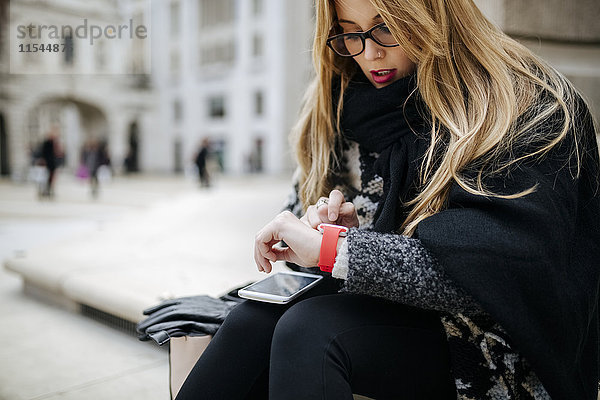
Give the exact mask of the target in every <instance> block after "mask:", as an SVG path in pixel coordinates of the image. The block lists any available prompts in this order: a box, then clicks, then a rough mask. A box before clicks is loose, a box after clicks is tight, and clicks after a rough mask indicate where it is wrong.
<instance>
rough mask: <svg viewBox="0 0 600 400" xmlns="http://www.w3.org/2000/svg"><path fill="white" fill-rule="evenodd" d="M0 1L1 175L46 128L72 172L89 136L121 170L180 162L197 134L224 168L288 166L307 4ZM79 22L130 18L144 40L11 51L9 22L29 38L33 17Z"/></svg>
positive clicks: (303, 72) (14, 170)
mask: <svg viewBox="0 0 600 400" xmlns="http://www.w3.org/2000/svg"><path fill="white" fill-rule="evenodd" d="M0 10H1V11H0V18H2V22H0V31H1V32H0V126H1V127H2V134H1V136H0V138H2V141H1V142H0V150H1V158H0V161H1V164H2V174H3V175H11V176H13V178H15V179H19V180H20V179H25V178H26V174H27V170H28V168H29V166H30V164H31V152H32V151H33V150H34V147H35V146H36V144H37V143H39V142H40V141H41V140H42V139H43V137H44V135H46V134H47V133H48V132H50V131H51V130H52V129H53V128H58V130H59V132H60V142H61V145H62V147H63V149H64V151H65V155H66V164H65V165H66V166H67V167H69V168H70V169H71V170H74V169H76V166H77V163H78V162H79V152H80V149H81V147H82V146H83V144H84V143H85V141H86V140H89V139H95V140H99V141H105V142H107V143H108V147H109V150H110V154H111V158H112V160H113V165H114V166H116V167H117V168H121V167H122V166H123V165H124V163H125V162H127V169H130V170H142V171H153V172H171V171H181V170H183V169H184V168H185V167H186V166H188V165H190V164H191V163H192V161H193V158H194V155H195V152H196V151H197V146H199V144H200V142H201V141H202V139H203V138H209V139H210V140H211V142H212V143H213V150H215V152H216V153H217V154H218V156H219V162H220V164H221V166H222V168H223V169H224V170H225V171H227V172H230V173H242V172H245V171H248V170H253V171H263V172H267V173H277V172H281V171H282V170H286V169H289V168H290V166H291V164H292V162H291V159H290V152H289V150H288V148H289V146H288V141H287V138H288V134H289V130H290V128H291V126H292V125H293V123H294V122H295V119H296V117H297V114H298V111H299V107H300V102H301V97H302V94H303V92H304V90H305V89H306V85H307V83H308V81H309V79H310V74H311V54H310V47H311V35H312V30H313V28H312V26H313V24H312V15H313V11H312V3H311V2H298V1H290V0H288V1H280V0H171V1H151V0H93V1H86V2H80V1H73V0H56V1H53V2H45V1H36V0H12V1H11V2H10V7H9V2H8V1H6V0H0ZM83 21H85V24H86V25H88V26H91V25H96V26H100V27H106V26H109V25H111V24H112V25H118V24H121V23H123V24H127V22H128V21H129V22H131V21H133V25H134V26H136V25H139V24H143V25H144V26H145V27H146V28H147V29H148V31H149V33H148V39H149V40H137V41H136V40H125V39H123V40H113V41H108V40H105V38H102V39H99V40H97V41H96V42H95V43H94V44H93V46H90V45H88V43H86V41H87V40H89V39H88V38H85V39H79V37H71V38H70V39H71V43H72V44H73V51H72V52H71V53H69V52H68V51H67V52H66V53H64V52H63V53H62V54H59V55H56V54H53V55H43V56H42V55H40V54H28V53H23V52H18V51H15V49H14V47H15V46H16V43H14V41H12V40H11V37H10V35H14V30H15V29H16V26H18V25H22V26H28V25H30V24H32V25H33V29H34V31H33V37H39V36H36V31H35V29H39V27H41V26H58V27H62V26H65V25H69V26H72V27H73V28H75V27H79V26H81V25H82V24H83ZM9 22H10V23H9ZM9 29H10V30H13V32H9ZM44 29H46V32H47V28H42V30H44ZM81 32H83V31H81ZM38 34H39V32H38ZM30 36H31V32H30ZM31 42H32V43H33V42H35V41H34V40H31ZM65 42H67V40H65V39H64V38H61V39H60V40H56V43H58V44H60V45H64V44H65ZM67 44H68V42H67ZM36 56H37V57H36Z"/></svg>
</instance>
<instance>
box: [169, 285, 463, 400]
mask: <svg viewBox="0 0 600 400" xmlns="http://www.w3.org/2000/svg"><path fill="white" fill-rule="evenodd" d="M329 281H333V280H332V279H331V280H329ZM334 286H335V284H332V283H331V282H327V281H326V282H323V284H321V285H320V286H318V287H316V288H314V289H312V290H311V291H309V292H308V293H307V294H305V295H304V296H303V297H301V298H300V299H299V300H298V301H296V302H294V303H292V305H287V306H282V305H275V304H267V303H260V302H254V301H246V302H244V303H241V304H240V305H238V306H237V307H236V308H234V309H233V311H232V312H231V313H230V314H229V316H228V317H227V319H226V320H225V322H224V323H223V325H222V326H221V328H220V329H219V331H218V332H217V334H216V335H215V336H214V338H213V340H212V341H211V343H210V345H209V346H208V348H207V349H206V350H205V351H204V353H203V354H202V356H201V357H200V359H199V360H198V362H197V363H196V365H195V366H194V368H193V369H192V371H191V372H190V375H189V376H188V378H187V380H186V381H185V383H184V385H183V387H182V388H181V390H180V392H179V394H178V396H177V400H187V399H195V400H197V399H210V400H218V399H223V400H236V399H267V398H270V399H274V400H282V399H302V400H308V399H345V400H351V399H352V393H355V394H361V395H364V396H368V397H372V398H375V399H378V400H379V399H403V400H409V399H428V400H431V399H435V400H445V399H456V391H455V387H454V383H453V382H452V379H451V376H450V365H449V356H448V344H447V342H446V337H445V334H444V331H443V329H442V326H441V323H440V321H439V317H438V316H437V314H435V313H432V312H424V311H422V310H417V309H415V308H411V307H407V306H403V305H399V304H397V303H392V302H389V301H386V300H382V299H378V298H374V297H370V296H361V295H352V294H338V293H335V290H334ZM332 293H333V294H332Z"/></svg>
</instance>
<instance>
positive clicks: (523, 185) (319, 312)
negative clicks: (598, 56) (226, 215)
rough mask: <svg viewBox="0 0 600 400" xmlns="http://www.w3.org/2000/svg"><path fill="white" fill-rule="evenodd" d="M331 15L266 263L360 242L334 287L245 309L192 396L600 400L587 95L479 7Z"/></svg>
mask: <svg viewBox="0 0 600 400" xmlns="http://www.w3.org/2000/svg"><path fill="white" fill-rule="evenodd" d="M316 11H317V13H316V16H317V21H316V25H317V31H316V35H315V44H314V61H315V68H316V77H315V80H314V82H313V85H312V86H311V87H310V89H309V90H308V92H307V97H306V102H305V107H304V113H303V116H302V118H301V120H300V122H299V124H298V126H297V129H296V131H297V133H298V135H297V142H296V149H297V154H298V157H297V158H298V162H299V171H298V174H297V175H296V178H297V184H296V189H297V190H296V195H295V196H293V197H292V198H291V201H290V203H289V205H288V209H289V210H291V212H290V211H286V212H283V213H282V214H280V215H279V216H277V217H276V218H275V219H274V220H273V221H271V222H270V223H269V224H267V225H266V226H265V227H264V228H263V229H262V230H261V231H260V232H258V234H257V236H256V241H255V254H254V257H255V261H256V264H257V266H258V268H259V270H262V271H265V272H267V273H268V272H270V271H271V263H272V262H274V261H276V260H285V261H287V262H290V263H294V264H296V265H298V266H300V267H303V268H304V269H308V270H309V271H313V272H314V271H315V270H316V271H319V269H318V268H317V269H315V268H314V267H315V266H316V265H317V264H322V265H323V264H327V263H326V262H324V260H323V259H322V258H323V257H320V251H321V246H324V245H323V243H324V242H325V241H324V240H322V238H323V234H322V233H320V232H319V231H318V230H317V229H316V228H317V226H318V225H319V224H320V223H322V222H326V223H331V224H337V225H342V226H346V227H349V228H350V230H349V233H348V235H347V237H340V238H339V239H337V238H335V239H336V240H337V243H336V250H337V255H336V257H335V260H334V261H335V264H334V265H333V271H332V273H331V275H332V277H330V278H329V279H328V280H326V282H325V284H323V285H321V287H320V288H319V289H315V290H313V291H310V292H309V293H308V294H307V295H306V296H305V297H304V298H301V299H300V300H299V301H298V302H296V303H295V304H294V305H293V306H291V307H287V308H286V307H283V308H282V307H281V306H272V305H265V304H259V303H251V302H246V303H244V304H242V305H240V306H238V307H237V308H236V309H234V310H233V312H232V313H231V314H230V315H229V316H228V318H227V319H226V321H225V323H224V324H223V326H222V327H221V329H220V330H219V332H218V333H217V334H216V335H215V337H214V339H213V341H212V343H211V345H210V346H209V348H208V349H207V350H206V352H205V353H204V354H203V356H202V357H201V359H200V360H199V361H198V363H197V365H196V366H195V368H194V369H193V370H192V373H191V374H190V376H189V377H188V379H187V381H186V383H185V384H184V386H183V388H182V390H181V392H180V395H179V396H178V399H186V398H192V397H193V396H194V395H195V396H196V398H198V397H200V398H228V399H233V398H254V397H256V398H261V397H262V398H266V396H267V392H268V394H269V396H270V398H274V399H288V398H289V399H309V398H327V399H334V398H340V399H349V398H351V394H352V393H358V394H362V395H366V396H369V397H373V398H378V399H379V398H402V399H445V398H448V399H449V398H456V397H458V398H460V399H513V398H514V399H527V398H531V399H549V398H552V399H595V398H596V393H597V383H598V286H599V285H598V284H599V268H598V260H599V259H600V249H599V243H600V231H599V229H600V228H599V223H598V221H600V197H599V196H598V192H599V190H598V187H599V183H598V177H599V174H600V167H599V164H600V163H599V157H598V147H597V144H596V141H595V129H594V125H593V121H592V118H591V116H590V114H589V112H588V109H587V106H586V105H585V103H584V102H583V100H582V99H581V97H580V95H579V94H578V93H577V91H576V90H575V89H574V88H573V87H572V85H571V84H570V83H569V82H568V81H567V80H566V79H564V78H563V77H562V76H561V75H560V74H558V73H557V72H556V71H554V70H553V69H552V68H551V67H549V66H547V65H546V64H545V63H544V62H542V61H541V60H539V59H538V58H536V57H535V56H534V55H533V54H532V53H531V52H529V51H528V50H527V49H525V48H524V47H522V46H520V45H519V44H518V43H516V42H515V41H513V40H511V39H510V38H508V37H507V36H505V35H504V34H502V33H501V32H500V31H499V30H498V29H497V28H496V27H495V26H493V25H492V24H491V23H490V22H489V21H488V20H486V19H485V17H484V16H483V15H482V14H481V13H480V11H479V10H478V9H477V8H476V6H475V5H474V4H473V2H472V1H471V0H329V1H328V0H319V1H317V10H316ZM280 241H283V242H285V244H286V245H287V247H283V248H282V247H279V246H277V243H278V242H280ZM325 261H329V262H331V261H332V260H325ZM325 274H327V273H325ZM327 275H328V274H327ZM338 286H341V289H342V290H341V293H336V292H337V289H338Z"/></svg>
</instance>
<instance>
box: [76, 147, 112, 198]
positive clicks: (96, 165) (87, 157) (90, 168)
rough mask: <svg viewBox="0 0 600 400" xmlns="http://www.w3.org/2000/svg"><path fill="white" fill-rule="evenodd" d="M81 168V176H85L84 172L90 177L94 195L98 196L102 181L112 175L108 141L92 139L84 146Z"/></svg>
mask: <svg viewBox="0 0 600 400" xmlns="http://www.w3.org/2000/svg"><path fill="white" fill-rule="evenodd" d="M80 170H81V171H82V175H81V177H84V172H85V175H87V176H88V177H89V180H90V187H91V193H92V196H93V197H98V193H99V190H100V182H103V181H106V180H107V179H106V177H107V176H110V157H109V155H108V149H107V144H106V142H100V143H98V142H97V141H96V140H91V141H90V142H88V143H87V144H86V145H85V146H84V148H83V151H82V155H81V166H80ZM107 174H108V175H107Z"/></svg>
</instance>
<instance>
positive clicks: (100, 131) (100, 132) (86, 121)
mask: <svg viewBox="0 0 600 400" xmlns="http://www.w3.org/2000/svg"><path fill="white" fill-rule="evenodd" d="M28 119H29V142H30V145H31V146H32V147H35V146H36V144H37V143H39V142H40V141H41V140H42V139H43V138H44V136H45V135H46V134H47V133H48V132H49V131H51V130H52V129H54V128H58V130H59V132H60V139H59V142H60V144H61V147H62V149H63V152H64V166H66V167H68V168H69V169H76V168H77V166H78V165H79V163H80V157H81V151H82V148H83V146H84V144H85V143H86V142H88V141H90V140H95V141H98V142H106V143H108V140H109V132H108V121H107V117H106V114H105V113H104V112H103V111H102V109H101V108H100V107H98V106H96V105H93V104H91V103H87V102H85V101H81V100H78V99H73V98H51V99H46V100H43V101H41V102H39V103H38V104H37V105H36V106H34V107H33V108H32V109H31V110H30V112H29V116H28Z"/></svg>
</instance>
